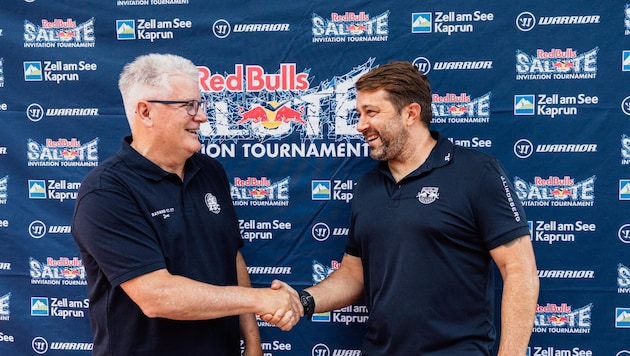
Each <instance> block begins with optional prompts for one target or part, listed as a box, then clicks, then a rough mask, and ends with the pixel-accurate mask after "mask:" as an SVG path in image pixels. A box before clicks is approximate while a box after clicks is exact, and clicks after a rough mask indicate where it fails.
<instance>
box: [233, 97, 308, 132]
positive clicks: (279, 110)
mask: <svg viewBox="0 0 630 356" xmlns="http://www.w3.org/2000/svg"><path fill="white" fill-rule="evenodd" d="M238 115H239V116H240V117H241V119H240V120H239V121H238V122H237V124H239V125H241V124H244V123H246V122H252V123H254V124H261V125H262V126H263V127H265V128H267V129H271V130H273V129H277V128H278V127H280V125H282V124H288V123H290V122H291V121H296V122H298V123H300V124H305V123H306V121H304V119H302V117H303V116H304V106H300V107H299V109H298V110H294V109H292V108H291V107H289V106H288V105H286V104H279V103H278V102H275V101H270V102H268V103H266V104H265V105H264V106H263V105H257V106H254V107H252V108H251V109H249V110H247V111H245V110H244V109H243V107H242V106H239V107H238Z"/></svg>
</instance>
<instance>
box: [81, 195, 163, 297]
mask: <svg viewBox="0 0 630 356" xmlns="http://www.w3.org/2000/svg"><path fill="white" fill-rule="evenodd" d="M72 234H73V236H74V238H75V241H76V242H77V244H78V245H79V248H80V249H81V252H82V253H87V254H89V255H90V256H91V258H92V259H94V261H95V262H96V264H97V265H98V268H99V269H100V270H101V271H102V273H103V274H104V275H105V276H106V278H107V279H108V280H109V281H110V283H111V284H112V285H113V286H118V285H120V283H123V282H125V281H128V280H130V279H132V278H134V277H137V276H140V275H143V274H146V273H149V272H152V271H155V270H158V269H162V268H166V262H165V261H164V258H163V255H162V252H161V248H160V245H159V242H158V241H157V240H156V237H155V236H156V234H155V233H153V232H152V230H151V227H150V226H149V224H148V223H147V221H146V219H145V218H144V217H143V216H142V214H140V212H139V210H138V208H137V204H136V203H135V202H134V201H133V199H132V198H131V197H130V195H129V194H125V193H124V192H122V191H115V190H113V189H97V190H94V191H91V192H89V193H87V194H86V195H84V196H82V197H81V198H80V200H79V201H77V207H76V209H75V215H74V218H73V225H72Z"/></svg>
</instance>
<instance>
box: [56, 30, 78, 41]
mask: <svg viewBox="0 0 630 356" xmlns="http://www.w3.org/2000/svg"><path fill="white" fill-rule="evenodd" d="M57 37H59V39H61V40H62V41H70V40H71V39H73V38H75V37H76V33H74V31H68V30H62V31H59V32H57Z"/></svg>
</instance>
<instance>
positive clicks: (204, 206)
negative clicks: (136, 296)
mask: <svg viewBox="0 0 630 356" xmlns="http://www.w3.org/2000/svg"><path fill="white" fill-rule="evenodd" d="M130 142H131V139H130V138H129V137H127V138H125V140H123V142H122V147H121V149H120V150H119V151H118V152H117V153H116V154H115V155H114V156H112V157H110V158H109V159H107V160H105V161H104V162H103V163H101V164H100V165H99V166H98V167H96V168H95V169H93V170H92V171H91V172H89V173H88V174H87V176H86V177H85V178H84V180H83V182H82V183H81V188H80V190H79V193H78V197H77V202H76V207H75V214H74V217H73V222H72V235H73V237H74V239H75V241H76V243H77V245H78V246H79V250H80V252H81V256H82V259H83V264H84V266H85V269H86V272H87V278H88V296H89V298H90V321H91V326H92V330H93V333H94V355H96V356H98V355H152V356H155V355H180V354H186V355H202V354H204V355H210V354H212V355H240V345H239V339H240V331H239V327H238V316H233V317H226V318H219V319H213V320H203V321H175V320H169V319H163V318H147V317H146V316H145V315H144V314H143V313H142V311H141V310H140V309H139V307H138V306H137V305H136V304H135V303H134V302H133V301H132V300H131V299H130V298H129V297H128V296H127V294H125V293H124V291H123V290H122V289H121V288H120V284H121V283H123V282H125V281H128V280H130V279H132V278H134V277H137V276H140V275H143V274H146V273H149V272H152V271H155V270H158V269H163V268H165V269H167V270H168V271H169V272H170V273H172V274H175V275H181V276H184V277H188V278H191V279H194V280H197V281H201V282H205V283H210V284H215V285H237V284H238V282H237V273H236V254H237V251H238V249H239V247H241V246H242V244H243V241H242V239H241V235H240V232H239V229H238V220H237V217H236V213H235V211H234V207H233V205H232V200H231V196H230V186H229V182H228V179H227V176H226V174H225V171H224V170H223V168H222V166H221V165H220V164H219V163H218V162H217V161H216V160H214V159H212V158H210V157H208V156H205V155H201V154H198V153H196V154H194V155H193V156H192V157H190V158H189V159H188V160H187V161H186V166H185V175H184V181H183V182H182V181H181V180H180V178H179V177H178V176H177V175H175V174H172V173H168V172H166V171H164V170H162V169H161V168H159V167H158V166H156V165H155V164H153V163H152V162H150V161H149V160H147V159H146V158H145V157H143V156H142V155H140V154H139V153H138V152H137V151H135V150H134V149H133V148H132V147H131V146H130Z"/></svg>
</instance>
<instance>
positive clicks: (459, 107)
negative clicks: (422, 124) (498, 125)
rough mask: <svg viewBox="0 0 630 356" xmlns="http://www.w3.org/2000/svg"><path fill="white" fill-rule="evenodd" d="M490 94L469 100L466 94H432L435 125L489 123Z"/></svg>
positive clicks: (469, 97) (432, 121)
mask: <svg viewBox="0 0 630 356" xmlns="http://www.w3.org/2000/svg"><path fill="white" fill-rule="evenodd" d="M490 96H491V93H487V94H484V95H482V96H481V97H479V98H471V96H470V95H469V94H467V93H461V94H459V95H458V94H453V93H447V94H445V95H439V94H433V96H432V98H431V109H432V111H433V119H432V120H431V123H435V124H468V123H480V124H485V123H488V122H490Z"/></svg>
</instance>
